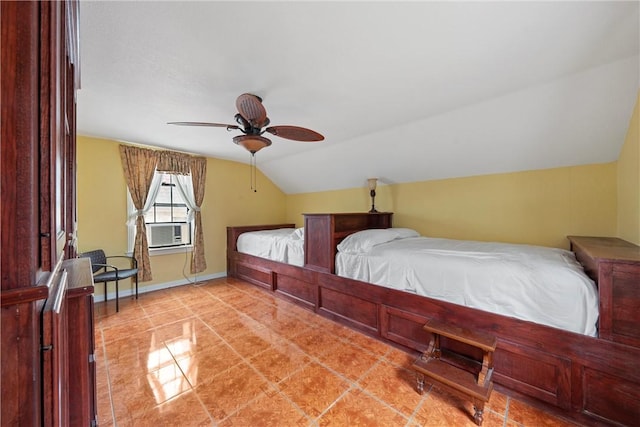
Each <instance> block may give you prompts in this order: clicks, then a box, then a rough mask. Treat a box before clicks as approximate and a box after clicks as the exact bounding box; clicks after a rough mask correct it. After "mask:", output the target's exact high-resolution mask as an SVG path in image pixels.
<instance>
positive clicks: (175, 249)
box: [127, 171, 195, 256]
mask: <svg viewBox="0 0 640 427" xmlns="http://www.w3.org/2000/svg"><path fill="white" fill-rule="evenodd" d="M154 174H161V175H169V176H170V175H172V174H170V173H166V172H158V171H155V172H154ZM160 185H166V184H164V183H161V184H160ZM171 185H172V186H173V187H174V188H172V190H171V199H172V200H173V191H174V190H175V191H178V190H177V189H176V184H175V183H172V184H171ZM156 197H157V194H156ZM155 204H156V202H155V200H154V203H153V206H154V207H155ZM174 205H180V206H181V207H186V208H187V214H188V212H189V207H188V205H187V204H186V203H182V204H174V203H171V206H174ZM154 207H152V209H154ZM135 211H136V207H135V206H134V204H133V199H132V198H131V192H130V191H129V188H127V218H131V216H132V215H133V214H134V213H135ZM155 216H156V213H155V212H154V219H157V218H155ZM171 216H172V219H174V218H173V212H172V213H171ZM146 224H187V225H188V227H189V240H190V242H189V243H187V244H175V245H167V246H161V247H149V256H153V255H167V254H172V253H185V252H192V251H193V241H194V239H195V235H194V234H195V233H194V231H195V220H194V218H191V220H189V219H188V216H187V220H186V221H171V222H166V221H162V222H157V221H156V222H150V223H148V222H147V221H146V218H145V225H146ZM135 236H136V224H135V220H128V221H127V255H132V254H133V245H134V243H135ZM148 238H149V236H147V241H148Z"/></svg>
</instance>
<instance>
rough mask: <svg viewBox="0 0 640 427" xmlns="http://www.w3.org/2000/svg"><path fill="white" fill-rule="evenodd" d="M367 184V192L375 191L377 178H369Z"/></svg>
mask: <svg viewBox="0 0 640 427" xmlns="http://www.w3.org/2000/svg"><path fill="white" fill-rule="evenodd" d="M367 182H368V183H369V190H375V189H376V185H377V183H378V178H369V179H368V180H367Z"/></svg>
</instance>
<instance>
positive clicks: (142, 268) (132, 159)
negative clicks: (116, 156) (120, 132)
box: [120, 145, 158, 282]
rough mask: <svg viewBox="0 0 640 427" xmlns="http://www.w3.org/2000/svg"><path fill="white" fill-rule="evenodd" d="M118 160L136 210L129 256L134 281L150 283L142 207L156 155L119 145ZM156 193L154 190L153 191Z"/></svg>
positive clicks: (147, 244) (145, 199)
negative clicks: (134, 270)
mask: <svg viewBox="0 0 640 427" xmlns="http://www.w3.org/2000/svg"><path fill="white" fill-rule="evenodd" d="M120 159H121V160H122V169H123V171H124V177H125V180H126V182H127V187H129V193H131V200H132V201H133V205H134V206H135V208H136V213H135V216H136V238H135V242H134V244H133V256H134V258H135V259H136V261H138V280H139V281H141V282H146V281H149V280H151V279H152V275H151V262H150V260H149V243H148V240H147V231H146V226H145V223H144V207H145V204H146V203H147V199H149V200H153V199H151V198H149V197H148V195H149V189H150V187H151V183H152V181H153V176H154V172H155V169H156V164H157V163H158V155H157V154H156V152H155V151H153V150H147V149H144V148H138V147H132V146H128V145H120ZM156 191H157V189H156Z"/></svg>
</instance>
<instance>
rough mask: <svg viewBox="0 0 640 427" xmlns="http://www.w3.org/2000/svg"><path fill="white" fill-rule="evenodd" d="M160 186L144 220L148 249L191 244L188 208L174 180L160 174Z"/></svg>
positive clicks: (171, 176)
mask: <svg viewBox="0 0 640 427" xmlns="http://www.w3.org/2000/svg"><path fill="white" fill-rule="evenodd" d="M161 176H162V179H161V185H160V189H159V190H158V194H157V195H156V199H155V201H154V203H153V205H152V207H151V209H149V211H148V212H147V213H146V214H145V216H144V220H145V223H146V224H147V239H148V241H149V247H150V248H158V247H165V246H183V245H190V244H191V228H192V227H191V223H190V222H188V221H187V219H188V215H189V208H188V207H187V204H186V203H185V201H184V199H183V197H182V194H181V193H180V190H179V189H178V187H177V185H176V183H175V178H174V176H173V175H171V174H165V173H163V174H161Z"/></svg>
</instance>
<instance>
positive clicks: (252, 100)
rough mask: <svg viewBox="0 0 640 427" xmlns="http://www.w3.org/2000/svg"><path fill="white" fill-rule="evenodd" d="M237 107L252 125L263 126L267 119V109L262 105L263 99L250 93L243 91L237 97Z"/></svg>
mask: <svg viewBox="0 0 640 427" xmlns="http://www.w3.org/2000/svg"><path fill="white" fill-rule="evenodd" d="M236 108H237V109H238V112H239V113H240V115H242V117H244V118H245V119H246V120H247V121H248V122H249V123H250V124H251V125H252V126H254V127H256V128H261V127H262V126H264V125H265V122H266V121H267V110H265V108H264V105H262V99H261V98H260V97H258V96H256V95H252V94H250V93H243V94H242V95H240V96H239V97H238V99H236Z"/></svg>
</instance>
